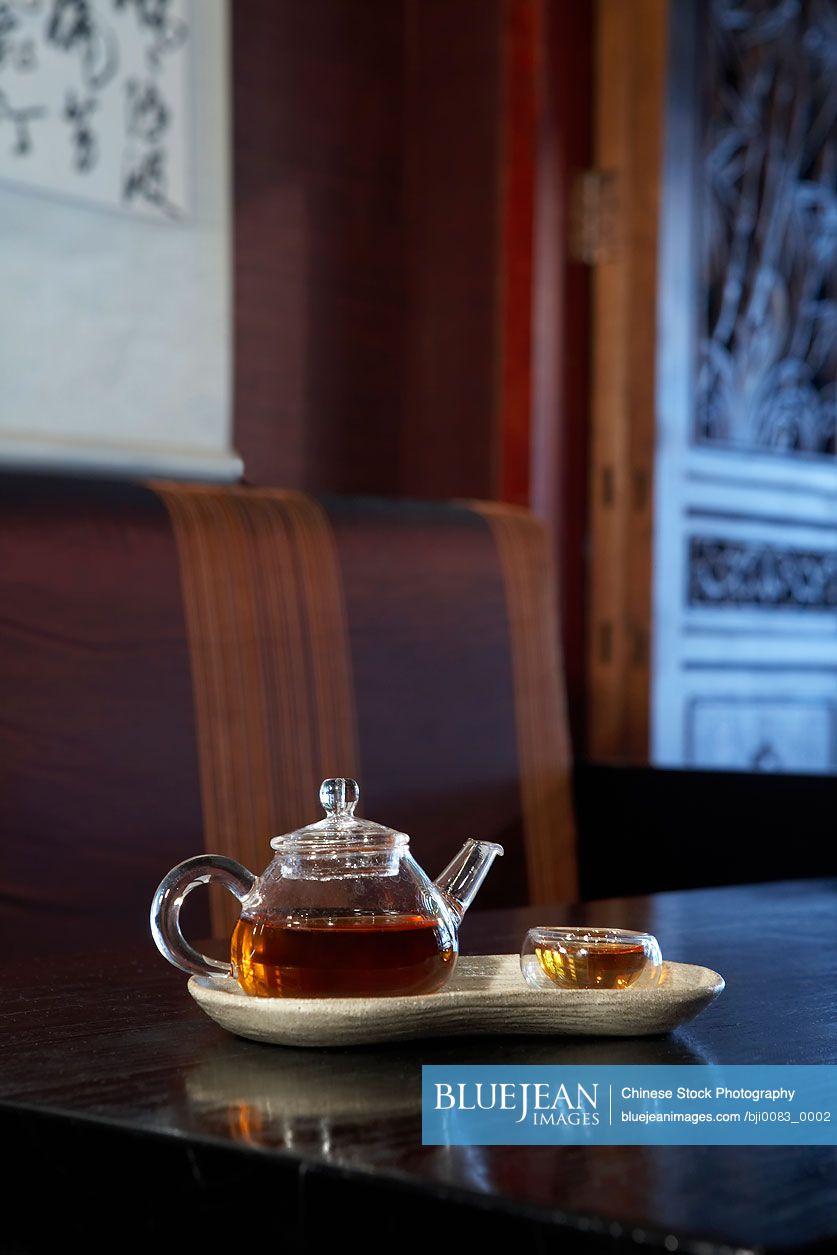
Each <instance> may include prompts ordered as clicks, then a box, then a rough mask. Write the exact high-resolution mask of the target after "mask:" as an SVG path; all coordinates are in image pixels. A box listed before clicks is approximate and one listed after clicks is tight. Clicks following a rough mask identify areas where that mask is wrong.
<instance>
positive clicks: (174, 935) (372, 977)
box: [151, 779, 503, 998]
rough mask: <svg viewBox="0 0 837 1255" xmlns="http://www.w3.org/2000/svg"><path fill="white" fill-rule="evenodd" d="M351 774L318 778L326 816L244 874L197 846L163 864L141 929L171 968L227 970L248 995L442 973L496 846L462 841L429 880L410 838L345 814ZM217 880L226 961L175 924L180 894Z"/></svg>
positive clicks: (350, 992) (414, 987)
mask: <svg viewBox="0 0 837 1255" xmlns="http://www.w3.org/2000/svg"><path fill="white" fill-rule="evenodd" d="M359 796H360V790H359V788H358V786H357V783H356V782H355V781H354V780H344V779H336V780H325V781H324V782H323V784H322V786H321V788H320V802H321V803H322V805H323V808H324V810H325V812H326V817H325V819H321V820H320V821H319V823H315V824H309V825H308V826H307V827H305V828H299V829H297V831H296V832H291V833H288V834H287V835H285V836H281V837H274V838H273V840H272V841H271V843H270V844H271V847H272V848H273V849H274V850H275V852H276V853H275V856H274V858H273V861H272V862H271V863H270V865H269V866H268V867H267V869H266V870H265V871H264V872H263V873H262V874H261V876H254V875H253V873H252V872H250V871H248V870H247V868H246V867H242V866H241V864H240V863H237V862H235V860H234V859H231V858H226V857H224V856H222V855H218V854H205V855H198V856H197V857H196V858H190V859H187V860H186V862H185V863H180V864H179V865H178V866H177V867H175V868H173V869H172V870H171V871H170V872H169V874H168V875H167V876H166V877H165V879H164V880H163V881H162V882H161V884H160V885H159V887H158V889H157V892H156V893H155V894H154V901H153V902H152V905H151V932H152V935H153V937H154V940H155V942H156V943H157V947H158V949H159V950H160V952H161V953H162V954H163V955H165V957H166V958H167V959H168V960H169V962H170V963H173V964H174V965H175V967H179V968H182V969H183V971H185V972H191V973H193V974H195V975H200V976H210V975H213V976H217V975H218V974H224V975H227V976H233V977H234V978H235V979H236V980H237V981H238V983H239V985H240V986H241V988H242V989H243V990H245V992H246V993H249V994H254V995H256V996H257V997H286V998H309V997H318V998H322V997H342V998H347V997H361V996H366V997H369V996H386V995H394V994H425V993H432V992H433V991H434V990H436V989H439V988H441V986H442V985H443V984H444V983H445V981H446V980H447V979H448V977H449V976H450V974H451V972H452V971H453V968H454V964H455V962H456V955H457V952H458V939H457V932H458V929H459V925H460V923H461V921H462V917H463V915H464V914H465V912H466V910H467V909H468V907H469V906H470V904H471V902H472V901H473V899H474V896H475V895H476V893H477V890H478V889H479V887H480V885H481V884H482V882H483V879H484V878H485V875H486V872H487V871H488V869H489V867H490V866H491V864H492V862H493V861H494V859H495V857H496V856H497V855H498V854H502V853H503V848H502V846H499V845H495V844H494V843H493V842H491V841H466V842H465V844H464V845H463V847H462V849H461V850H460V851H459V853H458V854H457V855H456V856H455V858H454V859H453V860H452V862H450V863H449V864H448V866H447V867H446V868H445V870H444V871H443V872H442V874H441V875H440V876H439V878H438V879H437V880H436V881H432V880H430V879H429V877H428V876H427V875H426V874H425V873H424V872H423V871H422V869H421V868H420V867H419V865H418V863H416V861H415V859H414V858H413V856H412V855H411V853H410V849H409V837H407V836H406V835H405V834H404V833H403V832H396V831H394V830H393V829H392V828H386V827H384V826H383V825H381V824H373V823H370V822H369V821H368V820H365V819H358V818H357V817H356V816H355V813H354V812H355V807H356V805H357V802H358V798H359ZM210 880H218V881H220V883H221V884H223V885H224V886H225V887H226V888H227V889H229V890H230V892H231V893H233V894H234V895H235V896H236V897H237V898H238V900H239V902H240V903H241V915H240V917H239V920H238V923H237V924H236V926H235V929H234V931H233V935H232V940H231V942H230V962H229V963H220V962H218V960H216V959H211V958H208V957H207V956H206V955H203V954H199V953H198V951H197V950H195V949H194V948H193V947H192V946H190V944H189V942H188V941H187V940H186V938H185V937H184V936H183V933H182V932H181V930H180V908H181V906H182V904H183V900H184V898H185V897H186V895H187V894H188V893H190V892H191V891H192V889H194V888H196V886H197V885H202V884H207V883H208V882H209V881H210Z"/></svg>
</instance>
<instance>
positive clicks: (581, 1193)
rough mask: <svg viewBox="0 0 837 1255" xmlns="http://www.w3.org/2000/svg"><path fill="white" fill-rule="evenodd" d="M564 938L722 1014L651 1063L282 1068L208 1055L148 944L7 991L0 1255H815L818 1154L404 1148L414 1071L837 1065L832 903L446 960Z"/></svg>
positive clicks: (234, 1047) (205, 1033)
mask: <svg viewBox="0 0 837 1255" xmlns="http://www.w3.org/2000/svg"><path fill="white" fill-rule="evenodd" d="M708 870H709V869H708ZM576 921H578V922H582V921H583V922H586V923H590V924H602V923H604V924H614V925H623V926H626V927H638V928H643V929H648V930H650V931H652V932H654V933H655V934H656V935H657V936H658V937H659V939H660V941H661V944H662V947H663V951H664V954H666V955H667V956H668V957H669V958H672V959H681V960H687V961H693V962H698V963H703V964H706V965H707V966H709V967H713V968H715V969H716V970H717V971H719V972H721V973H722V974H723V975H724V976H725V977H726V979H727V989H726V992H725V993H724V994H723V996H722V997H721V998H720V999H719V1000H718V1002H716V1003H715V1005H714V1006H713V1007H711V1008H710V1009H709V1010H708V1011H706V1012H705V1013H704V1014H703V1015H702V1016H701V1017H699V1018H698V1019H697V1020H695V1021H694V1022H693V1023H692V1024H690V1025H689V1026H687V1027H686V1028H685V1029H684V1030H682V1031H680V1032H678V1033H675V1034H673V1035H671V1036H668V1037H660V1038H649V1039H633V1040H609V1041H601V1040H599V1041H593V1040H590V1041H582V1040H579V1039H576V1040H567V1041H561V1040H560V1039H555V1040H545V1039H542V1038H541V1039H538V1038H530V1039H522V1038H517V1039H514V1038H506V1039H502V1040H500V1039H489V1038H472V1039H467V1040H466V1039H460V1040H455V1041H450V1040H447V1041H444V1040H440V1041H437V1042H423V1043H414V1044H410V1045H407V1046H403V1045H402V1046H398V1047H392V1048H388V1049H384V1048H380V1047H367V1048H362V1049H352V1050H348V1049H347V1050H343V1051H334V1050H332V1051H326V1050H311V1051H304V1050H296V1049H286V1048H281V1047H272V1046H262V1045H257V1044H255V1043H250V1042H245V1041H239V1040H237V1039H235V1038H233V1037H230V1036H227V1035H226V1034H225V1033H224V1032H223V1031H222V1030H221V1029H219V1028H217V1027H216V1026H215V1025H214V1024H212V1023H211V1022H210V1021H209V1020H208V1019H206V1018H205V1017H204V1016H203V1014H202V1013H201V1012H200V1011H199V1010H198V1009H197V1008H196V1007H195V1006H194V1004H193V1003H192V1001H191V999H190V998H189V996H188V994H187V992H186V985H185V980H186V978H185V977H184V976H183V975H182V974H181V973H178V972H176V971H175V970H174V969H173V968H171V967H169V966H168V965H167V964H166V963H165V962H164V960H163V959H162V958H161V957H160V956H159V955H158V954H157V952H156V950H154V948H153V945H152V943H151V941H150V940H149V942H148V945H147V946H145V947H144V948H138V949H135V950H132V951H128V952H125V953H112V952H109V950H108V947H107V939H106V938H103V939H102V949H101V951H100V952H99V953H95V954H89V955H85V956H82V957H78V956H70V957H67V958H64V959H61V960H57V961H55V962H46V961H38V962H34V961H33V962H32V963H30V964H27V965H25V966H19V967H18V968H16V969H15V970H8V969H7V970H5V971H3V973H2V976H0V981H2V991H3V997H2V1002H1V1003H0V1015H1V1016H2V1040H0V1134H2V1145H3V1149H4V1150H5V1151H6V1152H7V1153H6V1154H5V1155H4V1159H5V1165H4V1169H3V1191H2V1192H3V1196H4V1205H3V1209H2V1213H0V1228H2V1238H0V1245H2V1249H3V1250H6V1251H15V1252H23V1251H30V1250H42V1249H44V1250H45V1249H47V1248H49V1249H57V1247H56V1243H59V1242H60V1244H61V1245H60V1249H64V1246H65V1244H66V1243H67V1242H69V1241H71V1240H79V1239H81V1240H82V1241H83V1242H84V1245H85V1249H86V1250H95V1249H99V1247H101V1248H102V1249H114V1250H120V1251H124V1250H130V1249H139V1248H142V1247H144V1248H146V1249H149V1250H151V1249H156V1250H164V1251H168V1250H174V1249H175V1247H176V1245H177V1244H178V1243H184V1244H185V1249H187V1250H192V1249H200V1250H203V1251H210V1252H211V1251H215V1250H219V1251H220V1250H232V1249H235V1250H236V1251H239V1252H241V1251H247V1252H250V1251H252V1252H253V1253H254V1255H256V1253H257V1252H260V1251H263V1250H268V1249H270V1250H299V1251H306V1252H308V1251H311V1252H315V1251H316V1252H320V1251H324V1250H325V1249H326V1244H327V1243H329V1242H334V1243H338V1242H339V1243H341V1245H342V1243H344V1242H345V1241H346V1240H347V1238H348V1236H349V1235H353V1236H355V1237H358V1238H359V1239H361V1240H363V1241H365V1243H366V1245H367V1248H368V1249H372V1250H376V1251H377V1250H381V1249H384V1248H386V1249H387V1250H390V1251H418V1250H421V1251H423V1252H427V1251H429V1250H431V1249H432V1248H438V1249H443V1248H446V1247H448V1246H450V1245H451V1244H456V1243H458V1242H460V1241H472V1242H473V1241H477V1242H480V1243H484V1242H485V1241H486V1240H488V1239H493V1241H495V1242H499V1243H503V1242H505V1243H508V1244H509V1249H511V1250H515V1251H518V1250H519V1251H527V1252H528V1251H533V1252H539V1251H543V1252H545V1251H561V1252H571V1251H576V1250H578V1251H588V1250H590V1251H594V1250H595V1251H598V1250H602V1251H612V1250H618V1249H622V1248H637V1249H640V1248H643V1247H650V1248H652V1249H661V1250H667V1251H674V1250H677V1251H681V1252H684V1251H692V1252H695V1253H699V1255H709V1253H710V1252H714V1251H720V1250H724V1249H734V1250H739V1251H740V1250H751V1249H754V1248H762V1247H763V1248H769V1249H782V1248H787V1249H791V1250H800V1249H803V1248H805V1249H808V1248H811V1247H817V1248H821V1249H822V1250H824V1251H825V1250H835V1249H837V1150H835V1149H833V1148H832V1149H826V1148H821V1149H809V1148H795V1147H784V1148H768V1147H764V1148H761V1147H758V1148H746V1147H741V1148H736V1147H724V1148H720V1147H702V1148H688V1147H652V1148H640V1147H630V1146H627V1147H618V1146H617V1147H582V1146H579V1147H554V1148H553V1147H518V1148H504V1147H491V1148H479V1147H476V1148H467V1147H452V1148H446V1147H422V1145H421V1133H420V1067H421V1064H422V1063H423V1062H424V1063H430V1062H446V1061H455V1062H463V1063H465V1062H493V1061H497V1062H503V1063H529V1062H533V1063H536V1062H553V1061H554V1062H562V1063H597V1062H607V1063H646V1062H647V1063H684V1064H688V1063H703V1062H727V1063H834V1062H837V880H819V881H798V882H788V883H783V884H772V885H758V886H752V887H745V888H723V889H714V890H697V891H692V892H687V893H670V894H659V895H657V896H655V897H650V898H632V899H631V898H628V899H622V900H611V901H607V902H598V903H591V904H587V905H584V906H581V907H574V908H569V907H559V908H555V909H544V908H543V907H539V908H536V909H532V910H526V911H508V912H492V913H490V914H483V915H479V914H478V913H476V912H473V913H472V914H471V916H470V917H468V918H467V919H466V922H465V925H464V926H463V933H462V942H463V950H465V951H470V952H472V953H480V952H482V953H486V952H493V951H503V950H516V949H517V948H518V947H519V945H520V941H521V938H522V936H523V933H524V931H525V929H526V927H527V926H528V925H529V924H530V923H535V922H541V923H542V922H555V923H560V922H576ZM9 1152H11V1153H9ZM152 1243H153V1244H154V1245H151V1244H152Z"/></svg>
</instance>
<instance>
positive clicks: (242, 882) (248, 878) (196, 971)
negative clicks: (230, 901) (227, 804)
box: [151, 854, 257, 976]
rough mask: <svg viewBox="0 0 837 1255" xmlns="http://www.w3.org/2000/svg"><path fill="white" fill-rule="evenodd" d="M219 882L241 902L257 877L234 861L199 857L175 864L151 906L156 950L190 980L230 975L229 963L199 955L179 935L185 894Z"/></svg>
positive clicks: (224, 857)
mask: <svg viewBox="0 0 837 1255" xmlns="http://www.w3.org/2000/svg"><path fill="white" fill-rule="evenodd" d="M210 880H218V881H220V882H221V884H222V885H223V886H224V888H225V889H229V891H230V893H232V894H235V896H236V897H237V898H238V900H239V902H243V901H244V899H245V898H246V897H247V895H248V894H249V893H250V892H251V890H252V889H253V887H254V885H255V884H256V881H257V877H256V876H254V875H253V873H252V872H249V871H248V870H247V868H246V867H242V865H241V864H240V863H237V862H236V861H235V859H232V858H227V857H226V856H225V855H223V854H198V855H197V856H196V857H195V858H187V859H186V861H185V863H178V865H177V867H173V868H172V869H171V871H170V872H169V874H168V875H167V876H166V877H164V879H163V880H162V881H161V882H160V884H159V885H158V887H157V892H156V893H155V894H154V900H153V902H152V903H151V935H152V936H153V938H154V941H155V942H156V945H157V949H158V950H159V951H160V953H161V954H162V955H163V956H164V957H165V958H167V959H168V961H169V963H173V964H174V966H175V967H179V968H181V969H182V970H183V971H184V972H191V973H192V975H193V976H217V975H218V974H219V973H223V975H225V976H229V975H231V972H232V969H231V967H230V964H229V963H221V962H219V961H218V959H210V958H209V956H208V955H206V954H200V953H199V952H198V951H197V950H195V948H194V947H193V946H190V945H189V942H188V941H187V940H186V938H185V937H184V936H183V933H182V932H181V931H180V908H181V906H182V905H183V900H184V898H185V897H186V895H187V894H188V893H191V892H192V890H193V889H196V888H197V886H198V885H206V884H209V882H210Z"/></svg>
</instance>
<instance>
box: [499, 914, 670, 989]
mask: <svg viewBox="0 0 837 1255" xmlns="http://www.w3.org/2000/svg"><path fill="white" fill-rule="evenodd" d="M520 969H521V971H522V973H523V976H524V978H525V979H526V981H527V982H528V984H530V985H531V986H532V987H533V988H534V989H539V990H541V991H543V990H547V989H555V988H556V987H557V988H559V989H637V988H647V987H648V986H653V985H657V984H658V983H659V981H660V980H661V978H662V972H663V956H662V954H661V953H660V947H659V944H658V942H657V939H656V937H652V936H651V934H650V933H638V932H631V931H630V930H629V929H626V928H584V927H572V928H547V927H538V928H530V929H529V931H528V933H527V934H526V937H525V939H524V941H523V945H522V947H521V950H520Z"/></svg>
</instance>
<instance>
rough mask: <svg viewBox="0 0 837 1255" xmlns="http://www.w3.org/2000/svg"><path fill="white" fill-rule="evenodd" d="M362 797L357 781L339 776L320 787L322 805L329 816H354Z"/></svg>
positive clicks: (325, 781)
mask: <svg viewBox="0 0 837 1255" xmlns="http://www.w3.org/2000/svg"><path fill="white" fill-rule="evenodd" d="M359 797H360V787H359V786H358V782H357V780H349V779H344V778H343V777H342V776H338V777H337V778H336V779H334V780H324V781H323V782H322V784H321V785H320V805H321V806H322V808H323V810H324V811H325V812H326V814H327V815H338V816H339V815H353V814H354V809H355V807H356V806H357V804H358V799H359Z"/></svg>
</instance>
